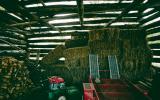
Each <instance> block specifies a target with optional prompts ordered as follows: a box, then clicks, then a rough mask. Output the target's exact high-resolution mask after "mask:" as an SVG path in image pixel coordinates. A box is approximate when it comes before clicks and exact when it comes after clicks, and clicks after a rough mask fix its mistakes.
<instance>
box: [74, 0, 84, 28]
mask: <svg viewBox="0 0 160 100" xmlns="http://www.w3.org/2000/svg"><path fill="white" fill-rule="evenodd" d="M76 2H77V6H78V14H79V19H80V25H81V26H83V16H84V5H83V0H76Z"/></svg>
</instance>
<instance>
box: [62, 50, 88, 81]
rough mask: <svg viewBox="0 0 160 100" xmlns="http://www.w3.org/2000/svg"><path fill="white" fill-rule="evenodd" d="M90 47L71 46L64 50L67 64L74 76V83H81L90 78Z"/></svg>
mask: <svg viewBox="0 0 160 100" xmlns="http://www.w3.org/2000/svg"><path fill="white" fill-rule="evenodd" d="M88 55H89V48H88V47H76V48H69V49H66V50H65V51H64V56H65V65H66V67H67V68H68V69H69V70H70V72H71V75H72V76H73V83H79V82H82V81H85V80H87V79H88V76H89V72H88V71H89V68H88Z"/></svg>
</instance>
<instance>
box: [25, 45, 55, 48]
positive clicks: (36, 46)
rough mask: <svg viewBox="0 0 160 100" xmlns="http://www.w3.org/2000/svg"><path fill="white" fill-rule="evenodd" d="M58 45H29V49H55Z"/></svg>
mask: <svg viewBox="0 0 160 100" xmlns="http://www.w3.org/2000/svg"><path fill="white" fill-rule="evenodd" d="M57 46H58V45H29V46H28V47H29V48H30V47H31V48H55V47H57Z"/></svg>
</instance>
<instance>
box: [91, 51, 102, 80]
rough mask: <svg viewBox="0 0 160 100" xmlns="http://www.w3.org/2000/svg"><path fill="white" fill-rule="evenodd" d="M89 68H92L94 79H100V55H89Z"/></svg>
mask: <svg viewBox="0 0 160 100" xmlns="http://www.w3.org/2000/svg"><path fill="white" fill-rule="evenodd" d="M89 68H90V76H91V78H93V79H99V78H100V74H99V64H98V55H95V54H89Z"/></svg>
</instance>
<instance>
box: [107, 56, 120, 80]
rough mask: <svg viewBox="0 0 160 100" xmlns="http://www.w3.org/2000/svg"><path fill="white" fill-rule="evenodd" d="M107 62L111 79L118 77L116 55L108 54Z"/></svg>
mask: <svg viewBox="0 0 160 100" xmlns="http://www.w3.org/2000/svg"><path fill="white" fill-rule="evenodd" d="M108 62H109V69H110V78H111V79H120V74H119V68H118V63H117V57H116V55H109V56H108Z"/></svg>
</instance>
